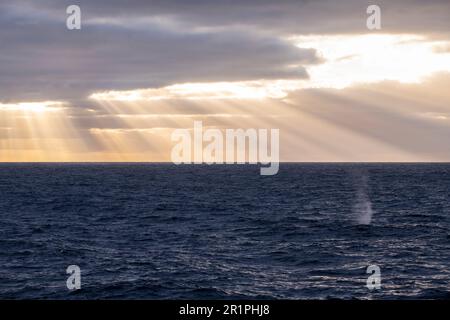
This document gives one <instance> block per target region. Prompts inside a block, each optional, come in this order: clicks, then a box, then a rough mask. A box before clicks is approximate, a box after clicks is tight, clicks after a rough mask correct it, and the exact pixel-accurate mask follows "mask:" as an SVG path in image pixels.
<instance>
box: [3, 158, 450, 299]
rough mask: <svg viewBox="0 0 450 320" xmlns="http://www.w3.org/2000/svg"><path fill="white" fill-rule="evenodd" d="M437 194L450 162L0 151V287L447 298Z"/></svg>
mask: <svg viewBox="0 0 450 320" xmlns="http://www.w3.org/2000/svg"><path fill="white" fill-rule="evenodd" d="M449 195H450V164H350V163H349V164H325V163H323V164H288V163H285V164H281V165H280V171H279V173H278V174H277V175H275V176H261V175H259V166H256V165H222V166H221V165H213V166H207V165H182V166H176V165H172V164H125V163H124V164H1V165H0V298H3V299H6V298H7V299H30V298H32V299H36V298H37V299H449V298H450V198H449ZM69 265H77V266H79V267H80V269H81V289H80V290H75V291H71V290H69V289H68V288H67V286H66V280H67V278H68V277H69V276H70V274H67V273H66V269H67V267H68V266H69ZM372 265H376V266H378V267H379V270H380V274H379V275H380V276H379V277H377V278H376V279H379V282H372V280H371V281H369V283H371V284H374V283H380V287H379V288H376V287H375V288H373V286H372V287H371V288H372V289H369V288H368V287H367V281H368V277H369V276H371V274H368V273H367V268H368V267H369V266H372ZM372 276H373V275H372ZM371 279H373V278H371Z"/></svg>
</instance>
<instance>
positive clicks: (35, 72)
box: [0, 0, 450, 162]
mask: <svg viewBox="0 0 450 320" xmlns="http://www.w3.org/2000/svg"><path fill="white" fill-rule="evenodd" d="M73 4H76V5H78V6H80V8H81V22H82V27H81V30H68V29H67V27H66V19H67V17H68V15H67V14H66V8H67V7H68V6H69V5H73ZM373 4H376V5H378V6H379V7H380V8H381V29H380V30H369V29H368V28H367V25H366V20H367V18H368V16H369V15H368V14H367V12H366V9H367V7H368V6H369V5H373ZM449 36H450V1H448V0H440V1H438V0H431V1H419V0H391V1H365V0H344V1H333V0H315V1H309V0H305V1H299V0H297V1H266V0H245V1H242V0H240V1H234V0H228V1H225V0H223V1H211V0H174V1H170V0H160V1H138V0H128V1H119V0H96V1H87V0H79V1H75V0H71V1H65V0H58V1H57V0H40V1H31V0H17V1H8V2H6V1H2V2H1V3H0V44H1V45H0V162H34V161H45V162H53V161H69V162H71V161H73V162H84V161H86V162H106V161H126V162H133V161H138V162H162V161H170V155H171V149H172V147H173V142H172V141H171V133H172V132H173V131H174V130H175V129H177V128H192V127H193V123H194V121H200V120H201V121H203V126H204V127H205V128H219V129H223V130H225V129H227V128H244V129H246V128H256V129H258V128H265V129H271V128H274V129H275V128H276V129H279V130H280V160H281V161H305V162H312V161H322V162H334V161H338V162H340V161H345V162H359V161H375V162H378V161H389V162H390V161H400V162H409V161H414V162H416V161H417V162H420V161H450V143H449V142H450V90H449V88H450V37H449Z"/></svg>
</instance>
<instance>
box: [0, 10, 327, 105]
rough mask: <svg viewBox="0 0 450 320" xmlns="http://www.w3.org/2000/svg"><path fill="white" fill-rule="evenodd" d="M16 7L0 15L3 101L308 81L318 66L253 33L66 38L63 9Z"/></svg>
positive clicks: (102, 33) (162, 31)
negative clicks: (310, 68)
mask: <svg viewBox="0 0 450 320" xmlns="http://www.w3.org/2000/svg"><path fill="white" fill-rule="evenodd" d="M18 3H19V5H17V6H13V5H3V8H2V10H1V11H0V12H1V14H0V41H1V43H2V44H5V45H3V46H2V48H1V49H0V50H1V55H0V96H1V97H2V101H14V100H43V99H44V100H49V99H67V100H72V101H73V100H77V99H83V98H84V97H86V96H87V95H88V94H89V93H90V92H93V91H99V90H108V89H133V88H146V87H159V86H164V85H170V84H173V83H179V82H192V81H233V80H252V79H278V78H285V79H289V78H305V77H307V73H306V71H305V69H304V67H303V65H305V64H313V63H318V62H319V59H318V58H317V57H316V54H315V51H314V50H312V49H299V48H297V47H295V46H293V45H292V44H291V43H289V42H287V41H284V40H282V39H279V38H276V37H271V36H267V35H260V34H255V33H252V32H237V31H235V30H230V31H228V30H222V31H220V32H196V33H192V32H190V33H189V32H185V31H184V30H178V31H177V30H173V29H171V28H164V27H162V26H160V25H158V24H152V26H151V27H148V28H143V29H135V28H134V29H130V28H128V27H126V25H125V26H123V25H120V24H108V23H106V24H105V23H91V24H88V25H86V26H84V28H82V30H80V31H68V30H67V29H66V28H65V23H64V21H65V18H66V15H65V10H63V11H60V12H59V13H60V15H59V16H55V12H53V11H52V12H46V11H45V10H44V9H45V8H47V9H48V8H51V9H53V8H58V7H60V8H61V4H59V5H58V6H56V5H55V7H53V6H49V7H46V6H45V4H44V3H45V2H43V4H42V5H43V8H44V9H42V8H41V7H38V6H37V4H35V2H33V4H34V6H31V4H30V5H29V6H27V5H26V2H20V1H19V2H18ZM86 7H87V8H85V7H84V6H83V10H82V13H83V16H84V13H85V12H86V15H87V16H89V15H91V20H92V16H93V14H92V13H91V12H90V9H89V6H86ZM63 8H64V7H62V9H63ZM34 10H36V12H37V15H36V16H34V15H33V14H32V13H33V12H34ZM94 11H95V10H94ZM122 14H123V12H122Z"/></svg>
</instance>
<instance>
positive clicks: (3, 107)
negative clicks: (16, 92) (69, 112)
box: [0, 101, 64, 112]
mask: <svg viewBox="0 0 450 320" xmlns="http://www.w3.org/2000/svg"><path fill="white" fill-rule="evenodd" d="M63 105H64V103H63V102H60V101H43V102H19V103H0V111H24V112H46V111H56V110H60V109H61V108H63Z"/></svg>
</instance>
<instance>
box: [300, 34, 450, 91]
mask: <svg viewBox="0 0 450 320" xmlns="http://www.w3.org/2000/svg"><path fill="white" fill-rule="evenodd" d="M292 41H294V43H296V45H297V46H298V47H299V48H314V49H316V50H317V51H318V53H319V54H320V55H321V56H322V57H323V58H324V59H325V60H326V62H325V63H323V64H320V65H316V66H312V67H310V68H309V69H308V72H309V74H310V77H311V79H310V81H309V83H308V86H310V87H314V88H324V87H325V88H345V87H348V86H351V85H353V84H357V83H374V82H380V81H384V80H393V81H399V82H402V83H418V82H421V81H422V79H423V78H424V77H427V76H430V75H431V74H432V73H435V72H440V71H450V53H445V52H442V53H439V52H438V50H436V49H437V48H439V47H441V46H443V45H446V44H448V43H449V42H448V41H429V40H427V39H426V38H424V37H421V36H417V35H391V34H374V35H357V36H355V35H351V36H350V35H348V36H347V35H346V36H340V35H339V36H300V37H294V38H292Z"/></svg>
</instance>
